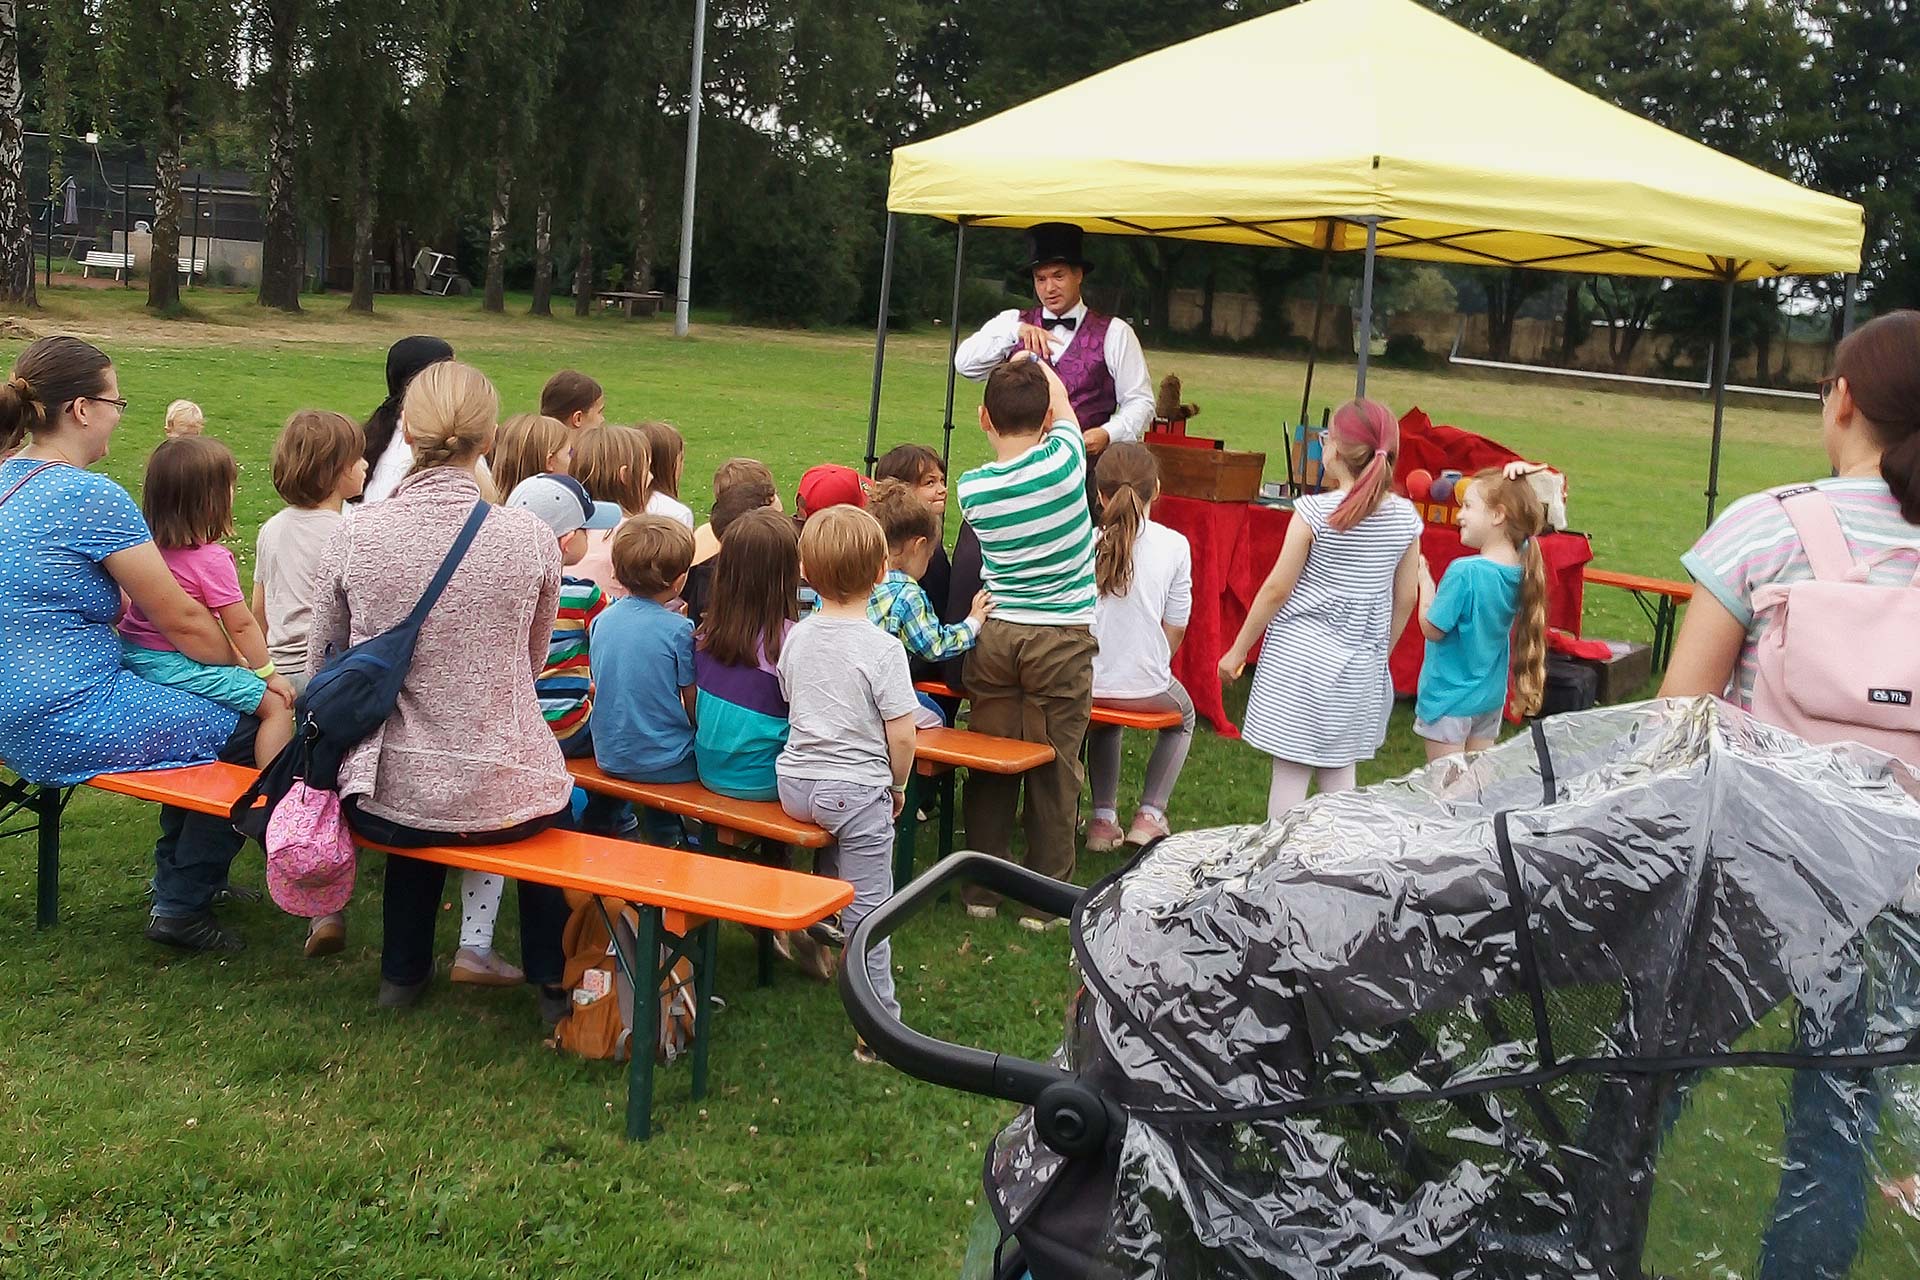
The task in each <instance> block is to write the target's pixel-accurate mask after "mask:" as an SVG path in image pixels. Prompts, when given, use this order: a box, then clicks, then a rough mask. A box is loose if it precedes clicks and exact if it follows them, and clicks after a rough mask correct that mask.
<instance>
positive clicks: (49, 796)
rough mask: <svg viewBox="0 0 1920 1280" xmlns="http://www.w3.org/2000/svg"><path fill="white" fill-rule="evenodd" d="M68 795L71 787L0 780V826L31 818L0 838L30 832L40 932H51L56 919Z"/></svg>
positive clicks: (71, 789)
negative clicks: (63, 816)
mask: <svg viewBox="0 0 1920 1280" xmlns="http://www.w3.org/2000/svg"><path fill="white" fill-rule="evenodd" d="M72 794H73V788H71V787H64V788H63V787H43V786H40V785H38V784H36V783H32V782H28V781H27V780H26V779H24V778H15V779H14V780H13V781H11V782H6V781H0V827H4V826H5V824H6V823H8V822H9V821H11V820H12V819H13V818H15V817H16V816H22V817H28V818H30V819H31V821H30V822H28V823H26V824H25V825H23V826H14V827H6V829H5V830H0V837H5V836H18V835H25V834H26V833H27V832H29V831H31V832H33V833H34V841H35V846H36V847H35V852H36V854H37V855H38V865H37V867H36V869H35V875H36V880H35V884H34V899H35V906H36V913H35V923H36V925H37V926H38V927H39V928H42V929H51V928H52V927H53V926H54V925H55V924H56V923H58V921H59V918H60V814H61V811H62V810H64V809H65V808H66V807H67V797H69V796H71V795H72Z"/></svg>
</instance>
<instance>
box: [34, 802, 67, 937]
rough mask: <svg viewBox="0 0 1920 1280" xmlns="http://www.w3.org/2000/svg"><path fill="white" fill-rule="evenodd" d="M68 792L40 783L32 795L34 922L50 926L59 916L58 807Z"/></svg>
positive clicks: (63, 803) (61, 805)
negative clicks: (36, 859)
mask: <svg viewBox="0 0 1920 1280" xmlns="http://www.w3.org/2000/svg"><path fill="white" fill-rule="evenodd" d="M66 802H67V793H66V792H63V791H61V790H60V789H59V788H58V787H41V788H40V791H39V794H38V795H36V796H34V797H33V801H32V804H33V809H34V812H35V813H36V814H38V815H39V819H40V822H39V846H40V849H39V853H40V872H39V875H40V884H39V913H38V916H37V918H36V923H37V924H38V926H39V927H40V928H42V929H51V928H53V926H54V925H55V924H56V923H58V922H59V919H60V811H61V810H62V809H64V808H65V807H66Z"/></svg>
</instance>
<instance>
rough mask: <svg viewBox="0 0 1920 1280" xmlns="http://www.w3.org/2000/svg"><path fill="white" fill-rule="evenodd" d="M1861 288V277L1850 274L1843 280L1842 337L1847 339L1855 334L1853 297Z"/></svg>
mask: <svg viewBox="0 0 1920 1280" xmlns="http://www.w3.org/2000/svg"><path fill="white" fill-rule="evenodd" d="M1859 287H1860V277H1859V275H1858V274H1856V273H1854V272H1848V273H1847V275H1846V276H1845V277H1844V278H1843V279H1842V280H1841V294H1840V299H1841V301H1840V336H1841V337H1843V338H1844V337H1846V336H1847V335H1848V334H1850V333H1852V332H1853V295H1854V292H1855V291H1856V290H1857V289H1858V288H1859Z"/></svg>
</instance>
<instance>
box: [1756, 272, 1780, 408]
mask: <svg viewBox="0 0 1920 1280" xmlns="http://www.w3.org/2000/svg"><path fill="white" fill-rule="evenodd" d="M1754 288H1756V289H1758V290H1759V291H1760V297H1761V299H1762V300H1764V301H1765V303H1766V304H1767V305H1766V306H1764V307H1762V308H1761V309H1760V314H1759V315H1758V316H1756V317H1755V318H1754V319H1755V324H1754V330H1753V378H1754V382H1755V384H1756V385H1758V386H1762V387H1770V386H1772V385H1773V318H1774V312H1775V311H1777V310H1778V309H1779V306H1780V297H1779V295H1778V294H1776V293H1775V292H1774V282H1773V281H1771V280H1762V281H1760V283H1758V284H1756V285H1755V286H1754Z"/></svg>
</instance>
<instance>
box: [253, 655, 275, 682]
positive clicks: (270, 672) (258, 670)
mask: <svg viewBox="0 0 1920 1280" xmlns="http://www.w3.org/2000/svg"><path fill="white" fill-rule="evenodd" d="M253 674H255V675H257V676H259V677H260V678H261V679H262V680H271V679H273V678H274V677H275V676H277V675H279V674H280V673H279V672H278V671H277V670H275V669H274V665H273V659H272V658H268V659H267V665H266V666H264V667H255V668H254V669H253Z"/></svg>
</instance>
